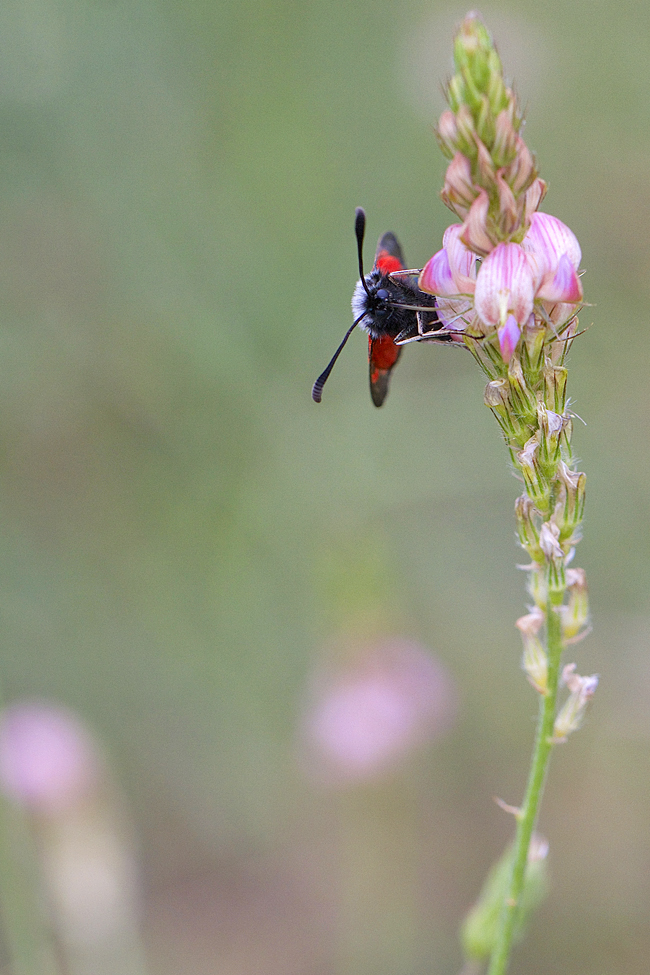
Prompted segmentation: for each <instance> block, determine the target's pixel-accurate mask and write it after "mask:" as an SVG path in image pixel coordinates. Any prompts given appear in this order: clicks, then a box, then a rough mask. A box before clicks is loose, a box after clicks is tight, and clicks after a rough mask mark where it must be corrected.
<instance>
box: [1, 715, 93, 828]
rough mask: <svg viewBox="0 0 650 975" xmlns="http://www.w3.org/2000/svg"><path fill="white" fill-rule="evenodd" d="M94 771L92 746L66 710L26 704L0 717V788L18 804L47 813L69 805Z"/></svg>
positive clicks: (90, 781) (86, 788) (84, 790)
mask: <svg viewBox="0 0 650 975" xmlns="http://www.w3.org/2000/svg"><path fill="white" fill-rule="evenodd" d="M97 770H98V758H97V754H96V749H95V746H94V743H93V742H92V740H91V738H90V736H89V734H88V732H87V731H86V730H85V729H84V727H83V726H82V725H81V723H80V722H79V721H78V720H77V719H76V718H75V717H74V716H73V715H72V714H71V713H70V712H69V711H66V710H65V709H63V708H60V707H55V706H53V705H51V704H45V703H38V702H25V703H20V704H15V705H12V706H11V707H9V708H7V709H6V710H5V711H4V712H3V713H2V714H1V715H0V788H2V791H3V792H4V793H5V794H6V795H8V796H9V797H10V798H11V799H13V800H14V801H15V802H17V803H19V804H20V805H22V806H26V807H28V808H32V809H35V810H41V811H44V812H46V811H50V812H52V811H54V810H56V809H60V808H63V807H65V806H68V805H71V804H74V803H75V802H76V801H78V799H79V798H80V797H81V796H82V795H84V794H85V793H87V792H88V791H89V790H91V788H92V786H93V783H94V782H95V778H96V775H97Z"/></svg>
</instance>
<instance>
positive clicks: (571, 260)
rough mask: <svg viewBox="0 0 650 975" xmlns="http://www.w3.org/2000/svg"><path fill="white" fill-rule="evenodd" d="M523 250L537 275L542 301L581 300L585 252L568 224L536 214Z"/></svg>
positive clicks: (532, 219) (551, 217)
mask: <svg viewBox="0 0 650 975" xmlns="http://www.w3.org/2000/svg"><path fill="white" fill-rule="evenodd" d="M521 246H522V247H523V249H524V250H525V251H526V253H527V254H528V259H529V261H530V265H531V268H532V270H533V273H534V275H535V290H536V296H537V297H538V298H541V299H542V300H543V301H561V302H569V303H577V302H579V301H581V300H582V284H581V282H580V278H579V277H578V268H579V267H580V260H581V257H582V252H581V250H580V244H579V243H578V238H577V237H576V235H575V234H574V233H573V231H572V230H570V229H569V227H567V226H566V224H564V223H562V221H561V220H558V219H557V217H553V216H551V215H550V214H548V213H539V212H538V213H533V215H532V216H531V219H530V227H529V229H528V233H527V234H526V236H525V237H524V239H523V241H522V244H521Z"/></svg>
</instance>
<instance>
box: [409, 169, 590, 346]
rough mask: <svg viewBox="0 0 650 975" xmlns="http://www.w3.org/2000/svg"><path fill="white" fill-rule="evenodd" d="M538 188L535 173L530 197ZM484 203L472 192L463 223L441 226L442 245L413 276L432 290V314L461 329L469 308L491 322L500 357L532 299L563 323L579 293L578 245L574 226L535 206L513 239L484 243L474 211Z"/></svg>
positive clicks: (557, 323)
mask: <svg viewBox="0 0 650 975" xmlns="http://www.w3.org/2000/svg"><path fill="white" fill-rule="evenodd" d="M504 186H505V184H504ZM542 190H543V187H542V184H541V181H536V182H535V183H534V184H533V185H532V186H531V187H530V190H529V191H528V192H529V193H531V194H532V195H533V196H532V197H531V200H532V202H533V203H536V202H537V201H538V200H539V197H540V193H541V192H542ZM504 192H505V190H504ZM485 204H486V200H485V199H483V197H481V194H479V196H477V198H476V200H475V201H474V203H473V204H472V206H471V208H470V212H469V214H468V216H467V219H466V220H465V223H463V224H452V225H451V226H450V227H447V230H446V231H445V234H444V237H443V246H442V249H441V250H439V251H438V252H437V253H436V254H434V255H433V257H432V258H431V259H430V260H429V261H428V263H427V264H426V265H425V266H424V268H423V269H422V271H421V273H420V278H419V282H418V284H419V287H420V290H421V291H424V292H426V293H428V294H435V295H436V296H437V297H438V299H439V300H438V302H437V308H438V314H439V316H440V319H441V321H442V322H443V325H445V326H446V327H448V328H454V329H457V330H462V328H463V327H464V325H467V324H468V323H469V321H470V320H471V319H472V317H473V312H475V313H476V315H477V316H478V319H479V320H480V321H481V322H482V323H483V324H484V325H487V326H488V327H490V328H497V329H498V334H499V343H500V346H501V350H502V354H503V357H504V360H505V361H506V362H508V361H509V359H510V358H511V356H512V353H513V351H514V349H515V347H516V345H517V342H518V341H519V337H520V334H517V332H518V331H519V333H520V330H521V328H522V327H523V326H524V325H525V324H526V323H528V322H529V321H530V320H531V315H533V314H534V313H535V308H536V307H537V308H538V310H539V312H540V314H541V315H542V316H543V318H544V320H545V321H548V322H550V323H551V324H552V325H553V326H555V327H561V326H563V325H566V323H567V322H568V321H570V319H571V317H572V316H573V315H574V314H575V311H576V307H577V305H578V304H579V303H580V301H581V300H582V285H581V282H580V278H579V276H578V268H579V266H580V259H581V251H580V245H579V243H578V240H577V238H576V236H575V234H574V233H573V232H572V231H571V230H570V229H569V228H568V227H567V226H566V225H565V224H563V223H562V221H561V220H558V219H557V218H556V217H552V216H550V215H549V214H547V213H539V212H535V213H533V214H532V216H531V219H530V227H529V230H528V233H527V234H526V236H525V237H524V239H523V241H522V243H521V244H515V243H500V244H497V245H496V247H495V246H492V245H491V244H490V246H489V248H488V241H487V237H486V235H485V231H484V230H481V229H480V219H479V218H480V211H481V208H482V207H483V208H484V207H485ZM481 212H482V211H481ZM474 218H476V219H474ZM470 241H471V242H472V244H471V246H470ZM481 255H483V260H482V261H481ZM536 303H537V305H536ZM459 319H460V324H459ZM511 319H513V320H512V321H511Z"/></svg>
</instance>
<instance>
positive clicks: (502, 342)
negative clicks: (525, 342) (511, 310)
mask: <svg viewBox="0 0 650 975" xmlns="http://www.w3.org/2000/svg"><path fill="white" fill-rule="evenodd" d="M497 335H498V336H499V347H500V349H501V355H502V356H503V361H504V362H510V360H511V359H512V353H513V352H514V351H515V349H516V348H517V342H518V341H519V339H520V338H521V329H520V328H519V326H518V325H517V322H516V320H515V316H514V315H508V317H507V318H506V321H505V325H502V326H501V328H498V329H497Z"/></svg>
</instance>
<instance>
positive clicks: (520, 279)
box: [474, 244, 535, 326]
mask: <svg viewBox="0 0 650 975" xmlns="http://www.w3.org/2000/svg"><path fill="white" fill-rule="evenodd" d="M534 299H535V284H534V280H533V272H532V270H531V267H530V264H529V262H528V260H527V259H526V254H525V252H524V250H523V249H522V248H521V247H520V246H519V244H498V245H497V246H496V247H495V248H494V250H493V251H492V252H491V253H490V254H488V256H487V257H486V258H485V260H484V261H483V264H482V265H481V270H480V272H479V274H478V277H477V281H476V290H475V293H474V306H475V308H476V313H477V315H478V316H479V318H480V319H481V321H483V322H485V324H486V325H492V326H497V325H505V322H506V319H507V318H508V316H509V315H513V316H514V319H515V321H516V323H517V325H523V324H524V323H525V322H526V321H527V320H528V318H529V317H530V315H531V312H532V310H533V302H534Z"/></svg>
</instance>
